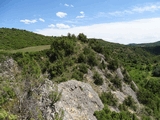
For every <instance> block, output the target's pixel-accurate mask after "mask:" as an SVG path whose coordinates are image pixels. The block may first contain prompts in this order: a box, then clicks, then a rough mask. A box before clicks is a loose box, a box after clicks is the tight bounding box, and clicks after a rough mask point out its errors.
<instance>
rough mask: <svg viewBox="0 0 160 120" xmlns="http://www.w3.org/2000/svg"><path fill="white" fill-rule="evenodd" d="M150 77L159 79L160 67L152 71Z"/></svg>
mask: <svg viewBox="0 0 160 120" xmlns="http://www.w3.org/2000/svg"><path fill="white" fill-rule="evenodd" d="M152 75H153V76H154V77H160V66H157V67H155V68H154V69H153V72H152Z"/></svg>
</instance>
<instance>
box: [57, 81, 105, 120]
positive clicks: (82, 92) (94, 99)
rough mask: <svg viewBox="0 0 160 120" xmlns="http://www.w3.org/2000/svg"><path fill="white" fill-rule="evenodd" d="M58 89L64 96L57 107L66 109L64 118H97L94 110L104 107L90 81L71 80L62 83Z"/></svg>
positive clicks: (90, 119)
mask: <svg viewBox="0 0 160 120" xmlns="http://www.w3.org/2000/svg"><path fill="white" fill-rule="evenodd" d="M58 90H59V92H60V91H62V96H61V99H60V101H58V102H57V103H56V104H55V108H56V111H60V109H62V110H63V111H64V118H63V119H64V120H96V118H95V116H94V115H93V114H94V112H95V111H97V110H101V109H102V108H103V107H104V106H103V104H102V102H101V100H100V98H99V96H98V94H97V93H96V92H95V91H94V90H93V89H92V87H91V86H90V85H89V84H88V83H83V82H80V81H76V80H70V81H67V82H64V83H60V84H59V85H58Z"/></svg>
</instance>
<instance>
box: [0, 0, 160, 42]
mask: <svg viewBox="0 0 160 120" xmlns="http://www.w3.org/2000/svg"><path fill="white" fill-rule="evenodd" d="M0 27H6V28H18V29H25V30H29V31H32V32H36V33H39V34H43V35H52V36H61V35H67V33H71V34H76V35H77V34H79V33H84V34H86V35H87V37H88V38H101V39H104V40H106V41H109V42H115V43H122V44H128V43H148V42H155V41H160V2H159V0H0Z"/></svg>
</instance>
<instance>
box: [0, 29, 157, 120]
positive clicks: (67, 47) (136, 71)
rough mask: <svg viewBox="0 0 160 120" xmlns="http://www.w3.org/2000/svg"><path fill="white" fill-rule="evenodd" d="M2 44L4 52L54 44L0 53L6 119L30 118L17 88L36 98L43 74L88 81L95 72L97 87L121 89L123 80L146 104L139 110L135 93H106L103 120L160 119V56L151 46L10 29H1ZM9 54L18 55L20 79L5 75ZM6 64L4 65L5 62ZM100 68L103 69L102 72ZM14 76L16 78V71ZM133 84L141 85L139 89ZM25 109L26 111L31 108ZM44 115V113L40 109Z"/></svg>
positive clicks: (0, 97) (0, 103) (1, 108)
mask: <svg viewBox="0 0 160 120" xmlns="http://www.w3.org/2000/svg"><path fill="white" fill-rule="evenodd" d="M1 33H2V34H1ZM33 41H36V42H33ZM0 42H1V43H0V44H1V45H2V46H0V47H1V48H0V49H4V50H6V49H19V48H24V47H28V46H36V45H46V44H50V45H51V47H50V49H48V50H43V51H38V52H37V51H36V52H29V51H28V52H25V53H22V52H16V53H13V54H12V53H7V52H5V53H4V52H2V53H1V54H0V62H1V64H0V67H1V68H2V70H0V73H1V74H2V75H1V74H0V75H1V76H0V85H1V87H0V119H1V118H2V117H3V118H4V119H7V118H6V117H5V116H2V115H8V114H9V116H10V118H13V119H16V118H17V116H25V114H24V112H23V111H20V110H21V107H22V108H23V107H24V106H19V110H17V109H18V108H16V107H15V106H14V105H17V106H18V104H19V103H18V99H19V97H18V96H17V90H15V86H17V87H19V88H20V90H21V92H20V91H18V94H20V93H21V95H22V94H23V92H24V91H27V93H26V96H25V97H24V98H25V99H27V100H31V98H32V97H31V96H34V94H33V91H32V90H34V89H35V88H38V87H39V86H40V85H41V84H43V83H44V80H42V76H43V77H47V78H48V79H50V80H51V81H52V82H54V83H60V82H65V81H67V80H70V79H76V80H79V81H83V82H87V79H86V77H85V76H86V75H88V74H89V73H91V72H92V73H93V76H92V78H93V83H92V84H93V86H95V89H97V88H98V87H99V86H102V85H104V83H105V84H106V83H107V81H109V82H108V87H109V88H110V89H111V90H112V91H114V92H115V91H120V92H121V91H123V90H122V88H123V87H124V84H127V85H128V86H130V87H131V89H132V90H134V92H135V93H136V97H137V99H138V101H139V102H140V104H141V108H143V109H140V110H139V111H137V105H136V104H135V101H134V100H133V98H132V97H130V96H128V97H126V98H125V100H124V101H123V103H122V104H120V103H118V102H117V101H118V99H116V98H115V96H114V95H113V93H111V92H102V93H101V94H99V96H100V98H101V100H102V102H103V104H104V108H103V110H101V111H96V112H95V114H94V115H95V116H96V118H97V119H98V120H105V119H111V120H112V119H113V120H114V119H126V120H128V119H131V120H136V119H144V120H148V119H159V118H160V93H159V90H158V89H159V88H160V78H159V76H160V61H159V58H160V56H159V55H157V54H153V52H150V50H149V49H148V47H146V48H145V47H140V46H127V45H122V44H115V43H110V42H106V41H104V40H101V39H88V38H87V36H86V35H84V34H83V33H80V34H79V35H78V36H75V35H74V34H73V35H71V34H68V35H67V36H62V37H47V36H42V35H37V34H34V33H31V32H28V31H25V30H17V29H6V28H2V29H0ZM8 42H10V44H8ZM18 43H21V44H18ZM22 43H24V44H22ZM16 44H17V45H16ZM144 48H145V49H144ZM153 51H154V49H153ZM8 58H13V59H14V60H15V61H16V63H17V65H18V68H19V70H20V71H17V70H16V69H17V68H15V69H14V70H13V71H14V72H13V73H14V75H15V76H14V77H15V79H11V78H7V77H8V76H7V75H6V76H5V73H3V71H6V70H8V69H9V68H7V67H6V66H5V64H9V63H10V62H5V61H6V59H8ZM3 62H4V63H5V64H4V66H2V65H3V64H2V63H3ZM118 68H120V69H122V74H123V76H124V78H123V82H122V81H121V80H120V78H118V77H117V73H116V71H117V69H118ZM97 69H98V70H99V71H101V73H103V76H102V75H101V74H100V73H99V71H97ZM11 73H12V72H11ZM11 73H10V74H11ZM3 74H4V75H3ZM4 76H5V77H4ZM11 76H12V77H13V75H11ZM104 77H105V78H106V79H105V80H104ZM133 83H135V84H136V85H137V86H138V89H137V88H136V87H135V85H134V84H133ZM20 86H23V87H24V88H23V87H20ZM56 95H57V94H55V93H54V94H53V95H52V98H53V99H54V97H55V96H56ZM32 99H33V98H32ZM34 100H35V99H34ZM22 105H23V104H22ZM6 106H7V107H6ZM13 106H14V107H13ZM111 106H113V107H116V108H117V109H118V110H119V113H117V112H113V111H111V110H110V109H109V107H111ZM25 110H26V111H27V110H29V108H27V109H25ZM26 111H25V112H26ZM131 111H132V112H131ZM39 114H40V115H41V113H39ZM102 116H103V117H102Z"/></svg>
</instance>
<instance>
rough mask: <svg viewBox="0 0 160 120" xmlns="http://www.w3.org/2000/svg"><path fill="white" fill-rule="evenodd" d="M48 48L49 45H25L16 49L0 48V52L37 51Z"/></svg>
mask: <svg viewBox="0 0 160 120" xmlns="http://www.w3.org/2000/svg"><path fill="white" fill-rule="evenodd" d="M46 49H50V45H40V46H33V47H26V48H22V49H17V50H0V52H2V51H3V52H9V53H16V52H37V51H42V50H46Z"/></svg>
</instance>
